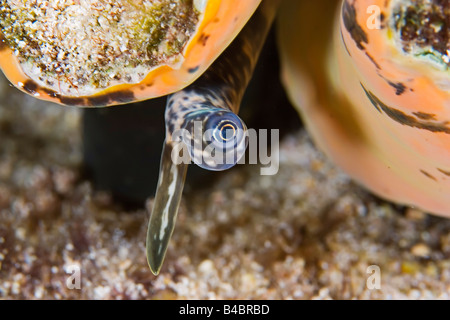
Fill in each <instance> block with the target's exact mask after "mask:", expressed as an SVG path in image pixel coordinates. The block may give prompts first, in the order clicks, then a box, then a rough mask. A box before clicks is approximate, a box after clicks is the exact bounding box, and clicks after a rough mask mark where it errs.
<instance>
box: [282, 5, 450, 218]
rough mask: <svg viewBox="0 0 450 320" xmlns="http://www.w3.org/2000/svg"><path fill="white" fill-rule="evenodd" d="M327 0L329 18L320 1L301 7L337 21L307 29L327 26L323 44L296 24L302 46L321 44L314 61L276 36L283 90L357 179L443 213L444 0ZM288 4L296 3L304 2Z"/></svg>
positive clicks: (446, 124) (448, 146) (447, 205)
mask: <svg viewBox="0 0 450 320" xmlns="http://www.w3.org/2000/svg"><path fill="white" fill-rule="evenodd" d="M328 3H331V2H328ZM334 3H335V5H336V8H338V12H339V16H338V18H337V19H333V17H332V15H333V13H332V12H330V11H327V10H326V9H323V8H322V9H323V10H322V12H320V5H317V6H314V8H313V9H311V11H310V13H311V15H312V16H315V17H316V18H317V17H319V15H321V18H320V19H321V21H326V20H327V18H326V17H325V16H324V12H325V13H326V12H329V16H328V20H329V21H336V22H335V24H334V25H331V24H328V25H326V26H324V27H322V28H319V29H318V30H320V32H321V34H320V35H319V34H317V35H316V36H317V37H319V38H320V37H323V38H324V39H327V36H326V33H331V32H333V33H334V40H333V44H332V45H331V46H330V45H329V44H327V43H326V42H324V41H321V40H311V39H308V35H305V34H299V39H298V43H302V42H303V43H308V44H310V45H311V49H310V50H309V51H308V52H312V51H314V50H316V51H317V52H318V51H320V50H322V51H323V52H326V54H322V55H318V56H317V60H318V61H319V62H318V63H320V65H318V63H317V62H312V66H307V65H306V64H307V63H308V59H310V58H309V57H308V56H305V54H304V53H302V52H300V51H301V50H306V49H305V48H304V47H302V46H301V45H298V44H289V43H286V42H283V40H281V41H280V42H281V46H282V54H283V55H284V60H283V61H284V62H283V64H284V67H283V75H284V79H285V83H286V87H287V88H288V91H289V94H290V96H291V98H292V100H293V101H294V103H295V104H296V105H297V106H298V107H299V109H300V110H301V113H302V114H303V115H304V119H305V121H306V123H307V125H308V127H309V129H310V132H311V133H312V135H313V136H314V137H315V139H316V141H317V142H318V144H319V145H320V146H321V148H323V149H324V150H325V151H326V153H327V154H328V155H330V156H331V157H332V158H333V159H334V160H335V161H336V162H337V163H338V164H339V165H340V166H341V167H343V168H344V169H345V170H346V171H347V172H349V173H350V174H351V175H352V176H353V177H354V178H355V179H356V180H358V181H359V182H361V183H362V184H364V185H365V186H367V187H368V188H369V189H370V190H372V191H373V192H375V193H376V194H378V195H380V196H382V197H384V198H388V199H390V200H392V201H394V202H398V203H401V204H407V205H412V206H417V207H419V208H421V209H423V210H426V211H429V212H432V213H436V214H441V215H446V216H450V201H448V199H449V191H448V190H450V174H449V173H450V77H449V70H448V59H449V58H448V57H449V53H450V41H449V39H450V29H449V27H450V24H449V21H450V7H449V5H450V4H449V2H448V1H439V0H432V1H422V0H419V1H407V0H390V1H385V0H378V1H372V0H370V1H369V0H344V1H342V2H341V3H338V2H337V1H335V2H334ZM291 5H292V6H291V7H290V10H293V7H295V6H296V10H297V11H296V12H297V13H298V12H299V11H301V10H305V7H306V6H307V5H306V4H300V3H297V4H294V1H291ZM311 7H313V6H312V5H311ZM294 11H295V10H294ZM291 15H294V14H291ZM289 21H294V20H289ZM280 22H281V23H280V24H281V30H280V31H281V32H285V31H286V30H285V28H287V22H286V24H284V22H283V20H281V19H280ZM306 23H307V22H306V21H298V22H297V25H296V27H295V28H296V29H302V28H305V24H306ZM290 28H292V24H291V25H290ZM425 34H426V35H427V36H426V37H424V35H425ZM302 37H303V38H302ZM280 38H283V36H281V37H280ZM424 39H426V41H425V40H424ZM308 40H311V41H310V42H309V41H308ZM443 46H444V47H445V48H446V49H445V50H443ZM327 49H328V50H327ZM299 57H305V60H303V61H300V60H301V59H299ZM305 74H309V76H305ZM299 88H303V90H299ZM308 89H311V91H310V92H308ZM316 89H317V90H322V91H323V92H326V93H327V94H325V95H323V96H320V97H319V96H317V95H315V94H316V91H315V90H316ZM301 95H303V96H301Z"/></svg>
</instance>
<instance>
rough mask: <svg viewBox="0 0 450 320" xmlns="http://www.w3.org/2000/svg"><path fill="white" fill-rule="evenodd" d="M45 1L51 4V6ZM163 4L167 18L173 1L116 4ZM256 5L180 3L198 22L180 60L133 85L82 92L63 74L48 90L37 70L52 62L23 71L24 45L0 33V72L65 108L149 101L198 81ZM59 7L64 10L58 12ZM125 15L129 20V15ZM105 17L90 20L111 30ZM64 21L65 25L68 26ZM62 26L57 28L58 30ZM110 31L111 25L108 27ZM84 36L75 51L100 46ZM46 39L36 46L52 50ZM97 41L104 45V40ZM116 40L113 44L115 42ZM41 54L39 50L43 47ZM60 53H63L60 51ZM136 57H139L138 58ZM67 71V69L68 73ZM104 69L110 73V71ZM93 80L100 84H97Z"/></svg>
mask: <svg viewBox="0 0 450 320" xmlns="http://www.w3.org/2000/svg"><path fill="white" fill-rule="evenodd" d="M49 2H50V3H53V2H52V1H49ZM49 2H42V1H39V0H36V1H31V2H30V3H27V4H25V6H24V8H25V9H26V6H30V10H31V9H32V8H35V7H37V6H42V3H49ZM66 2H67V3H69V2H74V4H67V3H66ZM107 2H108V1H107V0H102V1H99V0H85V1H71V0H67V1H64V2H61V1H59V2H58V3H56V4H55V6H54V7H53V8H51V9H52V10H53V12H54V11H55V10H56V11H57V10H60V11H64V10H68V9H73V8H75V7H77V8H78V9H79V10H81V11H82V10H94V11H96V10H95V9H96V8H97V7H98V6H106V5H105V3H107ZM166 2H167V6H169V8H168V9H167V12H165V11H162V12H163V13H164V14H166V15H170V13H171V11H170V10H171V7H170V6H172V5H174V4H173V3H176V1H175V2H174V1H164V0H153V1H145V0H140V1H137V0H136V1H130V0H123V1H118V2H116V3H121V4H123V5H124V6H125V7H126V8H130V7H131V8H134V9H135V10H137V11H139V10H140V9H141V7H142V6H143V5H144V4H146V3H149V4H148V6H150V9H152V7H151V5H156V4H159V3H163V4H164V3H166ZM260 2H261V0H246V1H240V0H227V1H221V0H195V1H179V3H182V4H184V3H191V4H192V6H193V8H194V9H193V10H195V11H196V12H197V13H198V22H197V23H196V25H195V28H194V29H195V32H193V33H192V34H190V35H189V36H190V38H189V40H188V41H186V43H185V44H182V47H181V48H180V50H181V51H180V54H179V55H175V54H174V55H173V56H171V57H169V58H167V59H165V60H167V61H162V62H163V63H161V64H156V65H154V66H152V68H151V70H150V72H148V73H147V74H146V75H144V76H143V77H142V80H141V79H138V81H134V80H135V79H136V78H139V77H123V79H122V80H123V81H122V80H121V81H110V85H109V86H106V87H98V88H95V86H92V85H90V86H89V87H88V88H87V89H86V90H81V88H80V89H78V88H77V84H76V81H72V80H70V77H68V76H67V74H64V73H62V74H60V75H55V76H54V79H56V81H50V82H52V83H51V85H50V84H48V83H46V81H45V80H44V81H43V80H42V79H40V72H39V70H43V69H45V64H46V63H51V62H52V61H43V62H41V63H42V64H41V65H35V66H31V67H30V66H26V68H25V63H24V61H26V60H27V58H26V57H21V56H20V47H22V46H26V45H27V43H23V44H21V45H17V44H16V45H15V46H13V45H11V43H12V40H11V39H8V37H6V36H5V35H4V34H3V33H1V32H0V67H1V68H2V70H3V72H4V73H5V75H6V76H7V77H8V79H9V80H10V81H11V82H12V83H13V84H14V85H15V86H17V87H18V88H19V89H21V90H22V91H24V92H27V93H29V94H31V95H33V96H35V97H37V98H40V99H45V100H49V101H52V102H56V103H60V104H64V105H77V106H106V105H114V104H121V103H127V102H134V101H140V100H145V99H150V98H154V97H158V96H162V95H166V94H169V93H172V92H175V91H178V90H180V89H182V88H183V87H185V86H187V85H189V84H190V83H192V82H193V81H194V80H195V79H196V78H198V77H199V76H200V75H201V74H202V73H203V72H204V71H205V70H206V69H207V68H208V67H209V66H210V64H211V63H212V62H213V61H214V60H215V59H216V58H217V57H218V56H219V55H220V53H221V52H222V51H223V50H224V49H225V48H226V47H227V46H228V45H229V44H230V43H231V41H232V40H233V39H234V37H235V36H236V35H237V34H238V33H239V31H240V30H241V29H242V27H243V26H244V25H245V23H246V22H247V21H248V19H249V18H250V16H251V15H252V14H253V12H254V11H255V10H256V8H257V7H258V5H259V3H260ZM13 3H14V2H13ZM129 3H131V4H132V5H131V6H130V5H129ZM155 3H156V4H155ZM6 4H8V1H5V2H4V3H2V9H5V5H6ZM107 5H110V6H111V5H114V2H113V3H111V4H109V3H107ZM60 6H65V7H64V8H62V9H61V8H60ZM96 6H97V7H96ZM102 8H103V7H102ZM108 8H110V7H108ZM161 10H162V9H161ZM174 10H175V9H174ZM25 11H26V10H25ZM41 11H42V12H44V13H45V14H50V11H51V10H47V8H46V10H41ZM41 11H40V12H41ZM97 11H98V10H97ZM110 11H111V10H110ZM18 14H20V13H16V12H13V13H12V14H10V16H11V15H12V16H13V17H15V16H17V15H18ZM45 14H44V15H43V16H36V21H38V22H39V21H45V19H46V16H45ZM89 14H93V13H89ZM156 14H159V11H158V12H157V13H155V15H156ZM95 15H99V13H98V12H97V13H95ZM124 16H125V17H127V15H124ZM128 16H133V15H132V14H131V13H130V14H128ZM58 17H59V16H58ZM108 17H111V15H109V16H106V17H104V16H102V15H101V13H100V16H99V17H97V16H94V18H95V19H97V20H98V21H99V22H98V24H99V25H100V27H102V23H101V21H103V23H104V24H105V25H109V24H112V23H113V22H114V21H109V20H108ZM158 17H159V16H158ZM65 19H66V18H65ZM66 20H67V19H66ZM66 20H65V22H64V23H69V22H67V21H66ZM112 20H114V19H112ZM137 20H138V21H137V24H138V25H137V26H136V27H135V28H140V27H143V26H144V27H145V26H147V27H148V23H147V24H145V23H141V22H142V21H140V20H139V19H137ZM5 21H6V18H4V21H1V22H2V23H3V24H5V23H6V22H5ZM24 21H25V20H24ZM55 21H58V20H55ZM158 21H159V20H158ZM164 21H165V20H164ZM164 21H162V22H161V23H164ZM167 21H169V22H170V23H173V24H176V23H177V20H176V19H175V20H174V21H175V22H174V21H172V20H167ZM28 22H29V21H28ZM64 23H61V25H62V26H63V25H64ZM179 24H180V25H181V26H183V24H184V22H183V21H181V22H180V23H179ZM32 25H33V24H32V23H30V24H25V25H23V26H21V28H22V29H23V28H25V29H26V28H32ZM62 26H61V27H60V28H62ZM79 27H80V26H79ZM109 27H111V26H110V25H109ZM22 29H21V30H22ZM4 31H5V30H4ZM22 31H23V30H22ZM44 31H45V30H44ZM138 31H139V30H138ZM147 31H148V30H146V32H147ZM133 32H134V33H132V34H139V32H135V31H133ZM147 33H148V32H147ZM85 34H89V35H91V36H92V38H82V39H80V43H75V44H74V46H75V47H77V46H78V47H79V46H82V45H83V44H89V43H90V42H95V41H99V39H97V38H96V37H95V33H92V32H91V33H89V32H87V31H86V32H85ZM149 34H150V36H154V37H158V36H159V34H158V33H157V32H156V33H155V34H152V33H151V32H150V33H149ZM46 35H47V33H46V32H41V34H40V35H39V36H40V37H41V38H42V39H41V40H42V41H41V42H39V43H40V45H42V46H43V47H44V46H45V47H47V46H51V45H52V43H51V41H49V42H48V43H46V42H45V41H46V40H50V39H46ZM183 36H184V35H183ZM61 38H63V35H62V36H61ZM81 40H82V41H81ZM100 40H101V41H103V40H104V39H100ZM119 40H120V39H119ZM115 41H116V42H117V39H116V40H115ZM143 41H144V42H145V44H146V46H145V50H149V48H152V47H151V44H152V43H153V42H152V41H155V39H152V38H148V39H144V40H143ZM109 45H110V44H108V43H106V44H105V46H109ZM111 46H112V45H111ZM161 46H165V47H166V49H167V48H168V49H170V45H169V44H167V43H163V44H162V45H160V47H161ZM160 47H159V48H156V49H155V50H159V49H161V48H160ZM133 48H134V47H133ZM40 49H42V50H43V48H40ZM65 49H67V48H65ZM119 49H120V48H119ZM168 49H167V50H168ZM133 50H134V49H133ZM145 50H144V51H145ZM119 51H120V50H119ZM61 52H63V50H62V51H61ZM122 53H123V54H125V55H127V54H129V52H128V53H127V52H122ZM130 55H131V54H130ZM142 55H145V52H143V53H142ZM137 56H139V53H138V54H137ZM59 58H61V57H59ZM63 58H64V57H63ZM91 58H92V57H91ZM118 58H119V57H118ZM55 59H56V58H55ZM110 60H111V59H110ZM161 60H164V59H161ZM112 62H114V59H112ZM164 62H167V64H165V63H164ZM133 63H134V64H135V65H136V67H137V69H139V68H140V66H139V63H136V61H133ZM86 64H88V60H86ZM68 69H69V70H70V68H68ZM103 69H104V70H106V71H108V68H103ZM36 70H38V71H36ZM94 72H95V71H94ZM116 74H117V73H116V72H114V74H113V75H112V78H114V75H116ZM108 76H111V74H109V75H107V74H105V75H101V76H99V77H97V79H100V82H101V80H102V79H103V78H102V77H108ZM66 79H69V80H66ZM96 81H97V82H98V80H96ZM63 82H67V83H65V84H64V85H61V83H63Z"/></svg>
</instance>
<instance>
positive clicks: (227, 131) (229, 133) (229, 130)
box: [219, 122, 236, 141]
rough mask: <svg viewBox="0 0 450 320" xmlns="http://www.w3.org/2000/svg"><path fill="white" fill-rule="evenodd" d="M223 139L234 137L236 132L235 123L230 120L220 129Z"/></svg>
mask: <svg viewBox="0 0 450 320" xmlns="http://www.w3.org/2000/svg"><path fill="white" fill-rule="evenodd" d="M219 132H220V138H221V140H225V141H228V140H230V139H233V137H234V136H235V133H236V129H235V127H234V125H233V124H232V123H230V122H226V123H223V124H222V125H221V127H220V129H219Z"/></svg>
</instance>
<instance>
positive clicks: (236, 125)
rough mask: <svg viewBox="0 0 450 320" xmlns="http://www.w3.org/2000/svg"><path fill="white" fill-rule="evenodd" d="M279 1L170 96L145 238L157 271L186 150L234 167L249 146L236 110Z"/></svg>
mask: <svg viewBox="0 0 450 320" xmlns="http://www.w3.org/2000/svg"><path fill="white" fill-rule="evenodd" d="M278 3H279V0H264V1H263V2H262V4H261V5H260V7H259V8H258V10H257V11H256V12H255V14H254V15H253V17H252V18H251V19H250V20H249V22H248V23H247V25H246V26H245V27H244V29H242V31H241V33H240V34H239V35H238V37H237V38H236V39H235V40H234V42H233V43H232V44H231V45H230V46H229V47H228V48H227V50H226V51H225V52H224V53H223V54H222V55H221V56H220V57H219V58H218V59H217V60H216V61H215V62H214V64H213V65H212V66H211V67H210V68H209V69H208V70H207V71H206V72H205V73H204V74H203V75H202V77H200V78H199V79H198V80H197V81H196V82H194V83H193V84H192V85H190V86H189V87H187V88H185V89H184V90H182V91H179V92H177V93H174V94H172V95H171V96H169V97H168V100H167V106H166V114H165V118H166V119H165V120H166V140H165V143H164V147H163V154H162V157H161V166H160V173H159V181H158V187H157V190H156V195H155V201H154V205H153V208H152V213H151V216H150V221H149V225H148V231H147V241H146V247H147V261H148V264H149V266H150V269H151V271H152V272H153V274H155V275H158V274H159V272H160V269H161V266H162V263H163V261H164V257H165V254H166V251H167V247H168V244H169V240H170V238H171V235H172V233H173V230H174V227H175V221H176V217H177V214H178V208H179V204H180V201H181V195H182V191H183V187H184V181H185V177H186V172H187V166H188V164H187V162H186V161H185V160H186V154H185V153H184V150H187V152H188V154H189V155H188V159H189V160H193V161H194V163H196V164H198V165H200V166H201V167H202V168H205V169H208V170H214V171H217V170H225V169H228V168H230V167H232V166H233V165H234V164H236V162H237V161H238V160H239V159H240V157H241V156H242V155H243V154H244V152H245V149H246V134H245V132H246V130H247V129H246V126H245V124H244V122H243V121H242V120H241V119H240V118H239V117H238V116H237V115H236V114H237V113H238V111H239V106H240V103H241V100H242V96H243V94H244V91H245V89H246V87H247V85H248V82H249V81H250V78H251V75H252V72H253V69H254V67H255V65H256V61H257V59H258V56H259V53H260V51H261V48H262V45H263V43H264V40H265V38H266V36H267V33H268V31H269V28H270V26H271V24H272V21H273V18H274V16H275V12H276V8H277V6H278ZM196 127H197V128H199V129H197V130H196ZM180 154H182V158H181V159H180V158H178V157H177V156H179V155H180ZM227 157H228V159H227ZM179 160H181V161H179ZM183 160H184V161H183Z"/></svg>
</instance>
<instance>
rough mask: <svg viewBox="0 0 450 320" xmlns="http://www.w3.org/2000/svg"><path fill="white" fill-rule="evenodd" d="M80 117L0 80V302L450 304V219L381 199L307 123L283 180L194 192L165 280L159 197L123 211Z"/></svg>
mask: <svg viewBox="0 0 450 320" xmlns="http://www.w3.org/2000/svg"><path fill="white" fill-rule="evenodd" d="M80 119H81V112H80V110H78V109H75V108H63V107H60V106H56V105H50V104H48V103H44V102H41V101H38V100H36V99H34V98H32V97H28V96H26V95H24V94H22V93H20V92H19V91H18V90H16V89H14V88H11V87H10V86H9V85H8V84H7V82H6V81H5V80H4V78H3V76H2V77H1V78H0V298H3V299H4V298H6V299H23V298H25V299H79V298H83V299H449V298H450V234H449V230H450V220H447V219H444V218H439V217H435V216H431V215H427V214H424V213H421V212H418V211H416V210H405V208H402V207H400V206H395V205H392V204H389V203H387V202H383V201H381V200H379V199H377V198H376V197H374V196H372V195H371V194H369V193H368V192H366V191H364V190H363V189H361V188H360V187H358V186H357V185H356V184H355V183H354V182H352V180H351V179H350V178H349V177H348V176H347V175H346V174H344V173H343V172H342V171H341V170H339V169H338V168H336V167H335V166H334V165H333V164H332V163H331V162H330V161H329V160H328V159H327V158H326V157H325V156H324V155H323V154H322V153H321V152H319V151H317V149H315V147H314V145H313V143H312V142H311V140H310V138H309V137H308V134H307V133H305V132H303V131H301V132H298V133H293V134H291V135H290V136H288V137H286V138H285V139H284V140H283V141H282V143H281V149H280V170H279V172H278V174H277V175H274V176H261V175H260V174H259V167H257V166H238V167H236V168H235V169H233V170H230V171H229V172H227V173H226V174H223V175H220V178H219V179H218V180H217V181H216V182H215V183H214V184H212V185H211V186H210V188H207V189H205V190H201V191H196V192H191V193H189V194H185V197H184V199H183V201H182V204H181V208H180V213H179V217H178V223H177V227H176V230H175V233H174V236H173V239H172V242H171V245H170V247H169V251H168V254H167V257H166V261H165V264H164V267H163V269H162V271H161V274H160V275H159V276H158V277H155V276H153V275H152V274H151V273H150V271H149V269H148V267H147V263H146V259H145V247H144V244H145V235H146V228H147V220H148V215H149V213H148V212H149V211H148V210H149V209H150V208H151V206H152V199H149V201H148V202H147V204H148V205H147V210H145V209H144V208H142V210H136V211H132V212H129V211H124V210H123V209H121V206H120V205H118V204H116V203H114V202H113V201H112V200H111V197H110V196H109V195H108V194H107V193H105V192H103V191H95V190H94V189H93V187H92V186H91V184H90V182H89V181H86V180H85V179H84V178H83V177H82V175H81V173H80V172H81V171H80V163H81V158H82V155H81V134H80ZM73 265H76V266H78V267H79V268H80V271H81V279H80V280H81V281H80V284H81V288H80V289H69V288H68V287H67V285H66V281H67V278H68V277H69V276H70V273H69V271H70V270H71V269H70V268H71V266H73ZM372 265H376V266H378V267H379V270H380V288H379V289H376V288H369V287H368V286H367V279H368V277H370V276H371V273H367V271H368V269H367V268H368V267H369V266H372ZM371 279H372V278H371ZM369 282H370V281H369ZM370 283H373V282H370Z"/></svg>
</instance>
